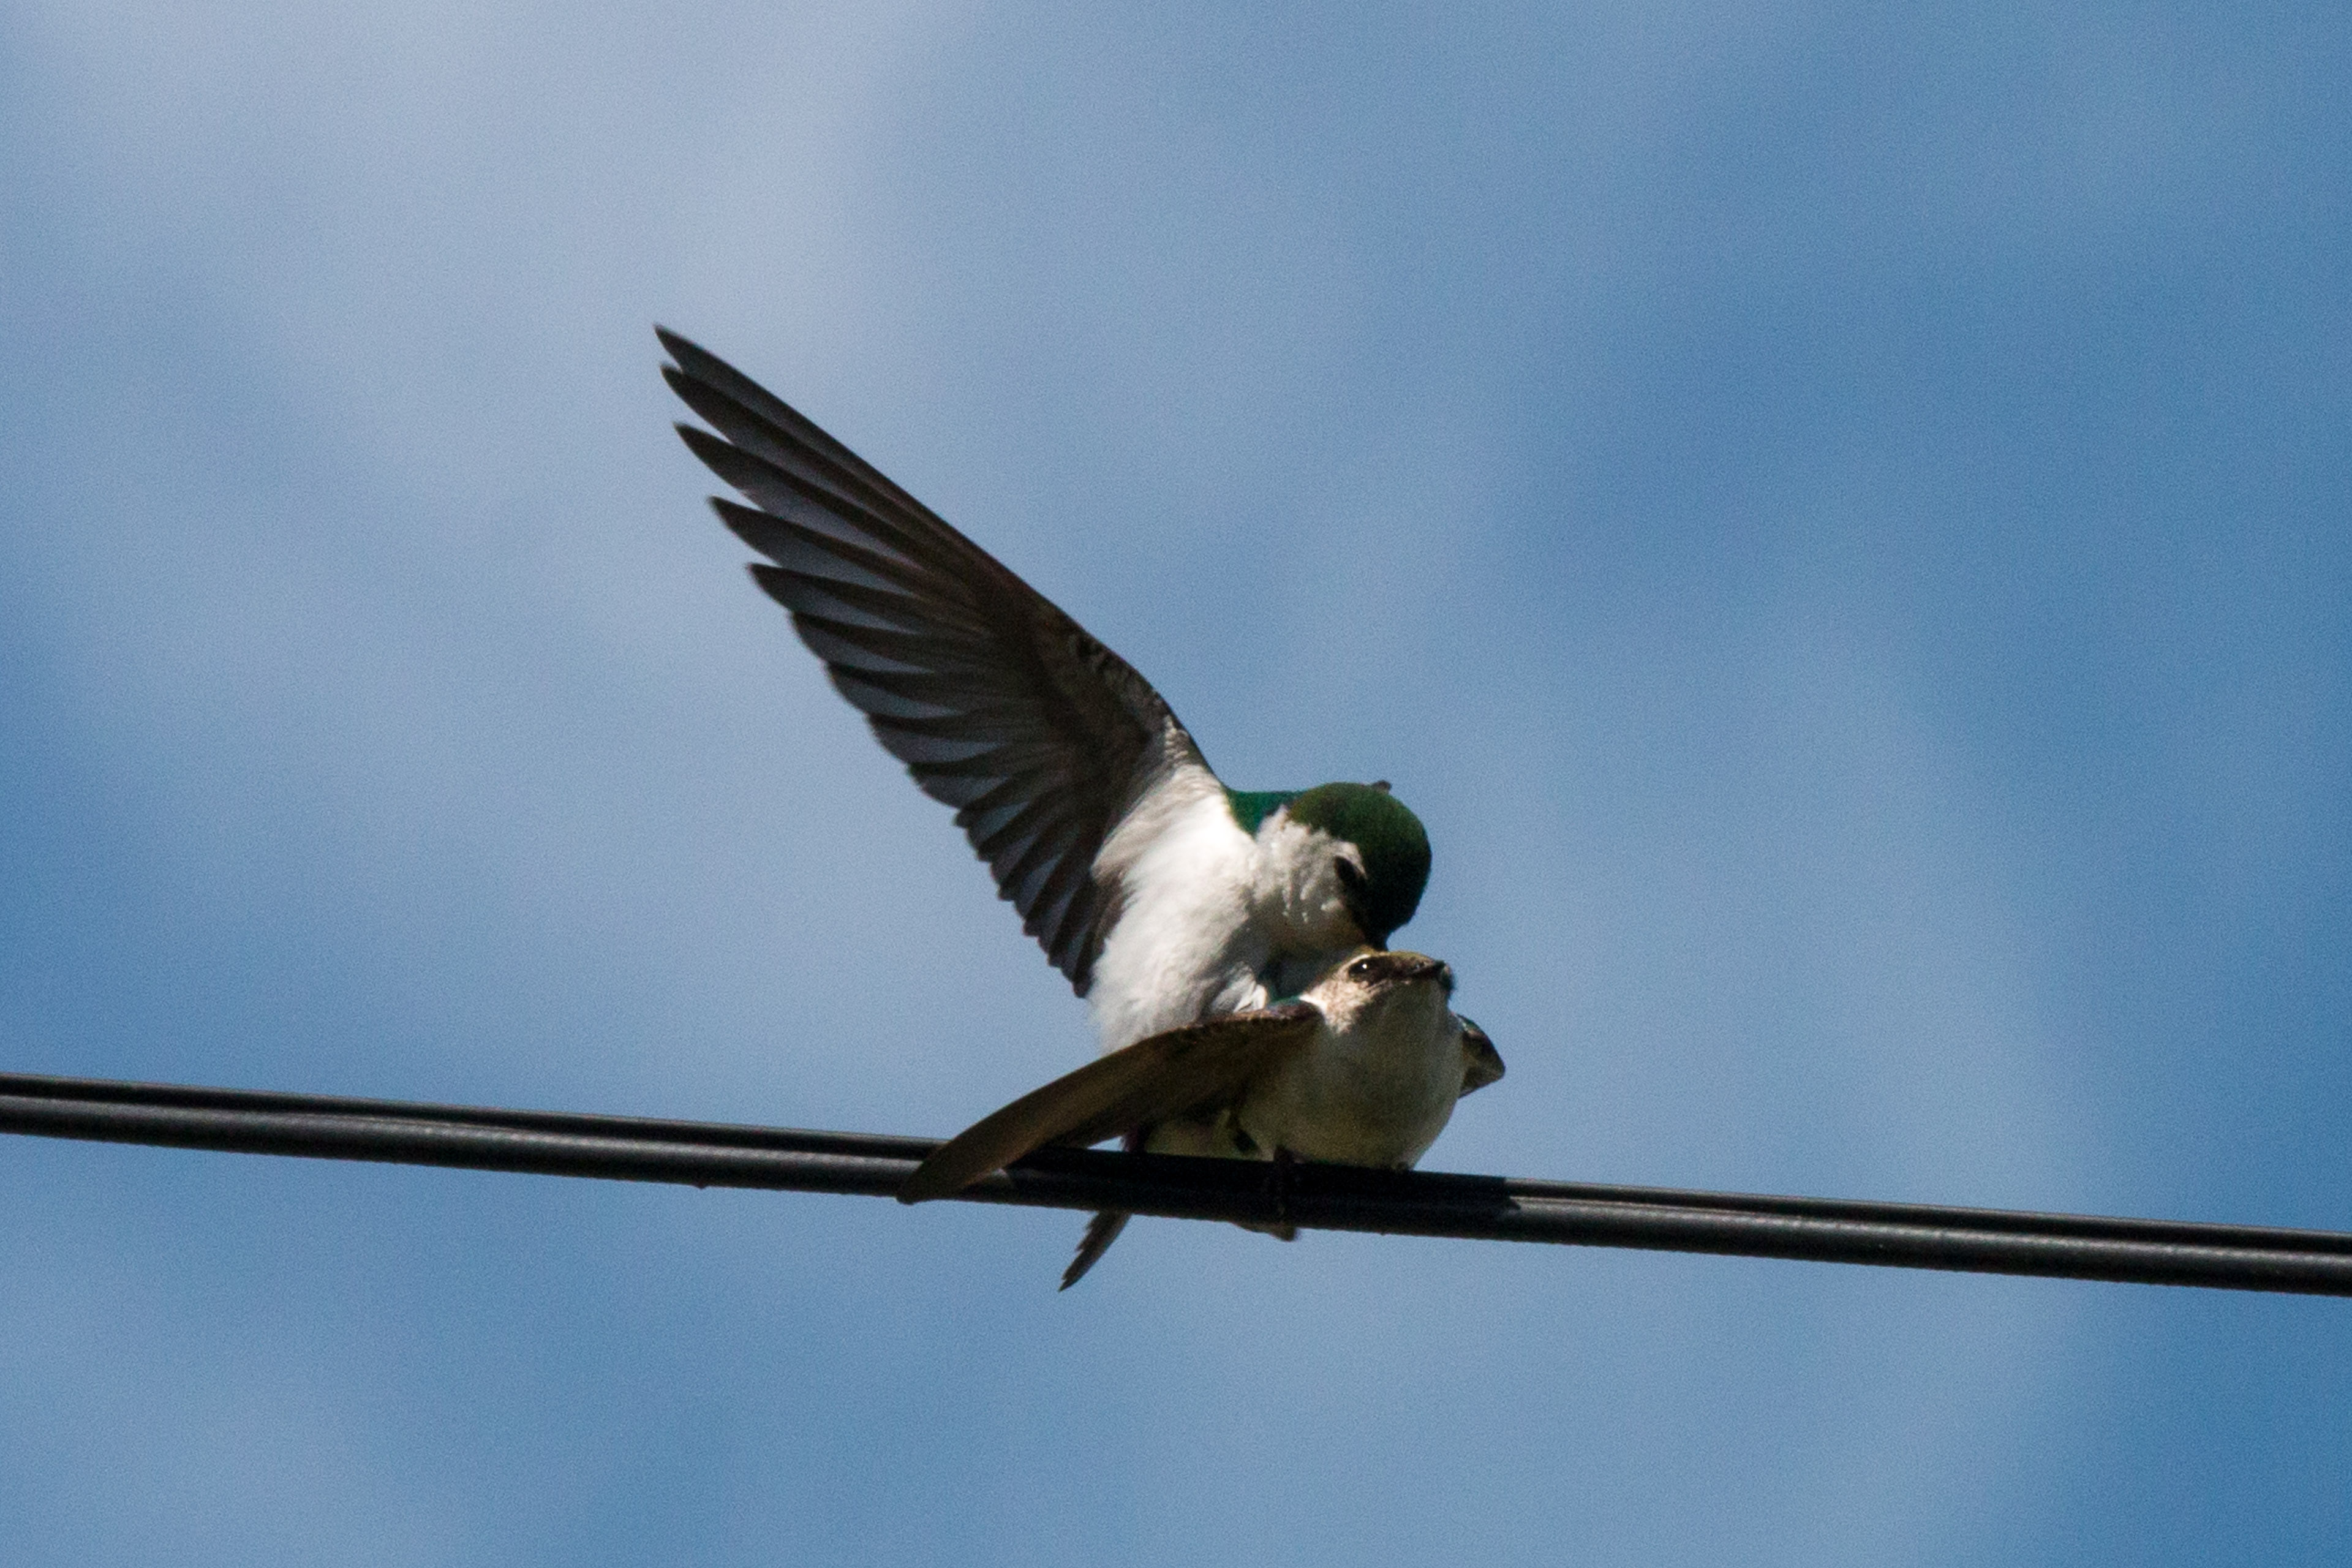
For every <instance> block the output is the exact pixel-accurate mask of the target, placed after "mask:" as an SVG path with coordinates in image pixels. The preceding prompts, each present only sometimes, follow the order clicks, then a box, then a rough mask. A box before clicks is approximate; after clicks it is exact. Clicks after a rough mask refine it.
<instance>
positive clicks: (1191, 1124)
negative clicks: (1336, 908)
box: [898, 949, 1503, 1272]
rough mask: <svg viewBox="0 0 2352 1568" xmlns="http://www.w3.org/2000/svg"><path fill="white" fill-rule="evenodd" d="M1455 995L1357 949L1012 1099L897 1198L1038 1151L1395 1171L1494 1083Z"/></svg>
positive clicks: (1433, 979)
mask: <svg viewBox="0 0 2352 1568" xmlns="http://www.w3.org/2000/svg"><path fill="white" fill-rule="evenodd" d="M1453 994H1454V971H1453V970H1452V969H1451V968H1449V967H1448V966H1447V965H1445V964H1444V963H1440V962H1439V961H1438V960H1436V959H1433V958H1426V957H1423V955H1422V954H1420V953H1417V952H1380V951H1376V950H1372V949H1365V950H1363V951H1362V952H1359V953H1358V954H1357V955H1356V956H1354V957H1352V958H1350V959H1349V961H1348V962H1347V963H1342V964H1340V965H1339V966H1337V967H1336V968H1334V969H1332V970H1331V972H1330V973H1328V974H1326V975H1325V976H1324V977H1323V978H1322V979H1321V980H1319V981H1318V982H1316V984H1314V985H1312V986H1310V987H1308V989H1307V994H1305V995H1303V996H1301V997H1299V998H1298V999H1297V1000H1296V1001H1293V1002H1285V1003H1279V1004H1277V1005H1274V1006H1272V1007H1263V1008H1256V1009H1253V1010H1251V1011H1248V1012H1244V1013H1235V1014H1231V1015H1229V1016H1224V1017H1220V1018H1213V1019H1210V1020H1207V1021H1205V1022H1202V1023H1198V1024H1187V1025H1184V1026H1181V1027H1179V1028H1174V1029H1170V1030H1166V1031H1164V1032H1162V1033H1160V1034H1157V1035H1153V1036H1151V1037H1150V1038H1148V1039H1143V1040H1139V1041H1137V1042H1136V1043H1135V1044H1134V1045H1131V1046H1127V1047H1121V1048H1120V1049H1118V1050H1115V1051H1112V1052H1110V1053H1109V1054H1108V1055H1107V1056H1104V1057H1101V1058H1097V1059H1096V1060H1095V1061H1094V1062H1092V1063H1090V1064H1088V1065H1087V1066H1086V1067H1083V1068H1079V1069H1078V1070H1077V1071H1076V1072H1073V1073H1069V1074H1066V1075H1065V1076H1064V1077H1061V1078H1058V1079H1055V1080H1054V1081H1053V1082H1052V1083H1049V1084H1047V1085H1045V1088H1043V1089H1036V1090H1034V1091H1033V1092H1031V1093H1029V1094H1025V1095H1024V1096H1022V1097H1021V1098H1020V1099H1019V1100H1014V1101H1013V1103H1012V1104H1010V1105H1008V1106H1006V1107H1005V1108H1004V1109H1003V1110H999V1111H997V1112H996V1113H995V1114H993V1115H992V1116H989V1117H986V1118H984V1119H982V1121H978V1122H975V1123H974V1124H973V1125H972V1126H971V1128H970V1129H969V1130H967V1131H964V1132H962V1133H960V1134H958V1135H957V1136H956V1137H954V1138H952V1139H950V1140H949V1141H948V1142H946V1143H943V1144H941V1145H940V1147H939V1149H938V1150H937V1151H936V1152H933V1153H932V1154H931V1156H930V1157H929V1159H927V1160H925V1161H924V1162H923V1163H922V1165H921V1166H920V1167H919V1169H917V1171H916V1172H915V1173H914V1174H913V1175H912V1176H910V1177H908V1180H907V1183H906V1185H905V1186H903V1187H902V1188H900V1189H899V1193H898V1195H899V1197H900V1198H902V1199H904V1200H905V1201H907V1202H908V1203H919V1202H921V1201H922V1200H924V1199H926V1198H940V1197H946V1196H948V1195H950V1194H953V1193H958V1192H961V1191H962V1190H963V1189H964V1188H965V1187H966V1186H969V1185H970V1184H971V1183H973V1182H975V1181H978V1180H979V1179H980V1178H981V1177H982V1176H985V1175H987V1174H988V1173H990V1172H992V1171H998V1170H1002V1169H1003V1167H1005V1166H1006V1165H1009V1164H1011V1163H1013V1161H1015V1160H1018V1159H1020V1158H1021V1157H1022V1156H1023V1155H1024V1154H1027V1153H1029V1152H1032V1151H1033V1150H1036V1149H1042V1148H1044V1147H1045V1146H1046V1145H1047V1144H1050V1143H1066V1144H1071V1145H1076V1146H1078V1147H1084V1146H1085V1145H1087V1144H1089V1143H1098V1142H1101V1141H1102V1140H1104V1139H1106V1138H1113V1137H1128V1138H1129V1139H1130V1140H1131V1141H1132V1142H1134V1143H1136V1144H1137V1145H1139V1146H1140V1147H1142V1148H1145V1149H1149V1150H1150V1151H1151V1152H1154V1153H1166V1154H1206V1155H1219V1156H1223V1157H1225V1158H1229V1159H1230V1158H1241V1159H1264V1158H1267V1157H1269V1156H1275V1155H1285V1156H1290V1157H1293V1158H1297V1159H1306V1160H1323V1161H1328V1162H1331V1163H1337V1164H1346V1165H1377V1166H1385V1167H1389V1168H1392V1169H1400V1170H1402V1169H1404V1168H1407V1167H1409V1166H1411V1165H1412V1163H1413V1162H1414V1161H1416V1160H1418V1159H1420V1158H1421V1156H1422V1155H1423V1153H1424V1152H1427V1150H1428V1148H1429V1146H1430V1145H1431V1144H1432V1143H1433V1142H1436V1141H1437V1135H1438V1133H1440V1132H1442V1131H1444V1129H1445V1123H1446V1121H1448V1120H1449V1119H1450V1118H1451V1117H1452V1116H1453V1114H1454V1101H1455V1100H1459V1099H1461V1098H1462V1097H1463V1096H1464V1095H1465V1094H1468V1093H1471V1092H1472V1091H1473V1090H1475V1089H1483V1088H1485V1087H1486V1085H1487V1084H1490V1083H1492V1082H1494V1081H1495V1080H1496V1079H1498V1078H1501V1077H1502V1076H1503V1058H1501V1057H1499V1056H1497V1055H1496V1052H1495V1046H1494V1042H1493V1041H1491V1040H1489V1039H1488V1038H1487V1037H1486V1031H1485V1030H1483V1029H1481V1028H1479V1027H1478V1026H1477V1025H1475V1024H1473V1023H1471V1022H1470V1021H1469V1020H1468V1019H1466V1018H1464V1017H1462V1016H1460V1015H1458V1014H1456V1013H1455V1012H1454V1010H1453V1009H1452V1008H1451V1007H1449V1006H1448V1005H1446V1004H1447V1001H1448V1000H1449V999H1450V998H1451V997H1452V995H1453ZM1087 1261H1090V1260H1089V1259H1087V1258H1084V1256H1083V1255H1081V1258H1080V1261H1079V1262H1078V1263H1076V1264H1074V1265H1073V1266H1072V1267H1073V1269H1074V1270H1075V1271H1076V1272H1083V1270H1084V1265H1085V1263H1086V1262H1087Z"/></svg>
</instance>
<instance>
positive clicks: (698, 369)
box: [656, 329, 1213, 996]
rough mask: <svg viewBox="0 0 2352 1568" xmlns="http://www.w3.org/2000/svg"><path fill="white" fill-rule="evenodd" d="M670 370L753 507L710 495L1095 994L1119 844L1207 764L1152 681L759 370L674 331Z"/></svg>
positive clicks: (688, 434) (871, 714) (1002, 888)
mask: <svg viewBox="0 0 2352 1568" xmlns="http://www.w3.org/2000/svg"><path fill="white" fill-rule="evenodd" d="M656 331H659V332H660V337H661V342H662V346H663V347H664V348H666V349H667V350H668V351H669V353H670V357H671V358H673V359H674V360H676V361H677V363H676V364H675V365H674V366H673V365H665V366H663V367H662V374H663V376H664V377H665V378H666V379H667V381H668V382H669V384H670V386H671V388H672V390H674V391H676V392H677V395H678V396H680V397H681V398H684V399H685V400H686V403H687V405H688V407H690V408H692V409H693V410H694V411H695V413H697V414H698V415H700V416H702V417H703V418H704V419H706V420H708V421H709V423H710V426H711V427H712V429H715V430H716V431H717V432H718V434H717V435H716V436H714V435H712V434H711V433H710V431H708V430H702V429H698V428H696V427H695V426H689V425H680V426H678V434H679V435H680V436H682V437H685V438H686V444H687V446H688V447H690V448H692V450H693V452H694V455H695V456H696V457H698V458H701V459H702V460H703V461H704V462H705V463H708V464H709V466H710V468H711V471H712V472H714V473H716V474H717V475H718V476H719V478H720V479H724V480H725V481H726V482H727V483H729V484H730V485H732V486H734V487H735V489H738V490H740V491H741V492H742V494H743V495H744V497H745V498H746V499H748V500H751V502H753V503H754V504H753V506H750V507H746V506H740V505H738V504H737V503H735V502H733V501H730V500H720V499H718V498H716V497H714V498H713V499H712V501H711V504H712V505H713V506H714V507H716V508H717V509H718V510H719V517H720V518H721V519H722V520H724V521H725V522H726V524H727V526H728V527H730V528H731V529H733V530H734V531H735V532H736V534H737V535H738V536H739V537H740V538H741V539H742V541H743V542H744V543H746V544H748V545H750V546H751V548H752V549H754V550H756V551H758V552H760V553H761V554H762V555H764V556H766V557H767V558H768V560H769V561H771V562H772V563H774V564H772V565H766V564H755V565H753V566H752V568H751V574H752V576H754V577H755V578H757V579H758V580H759V583H760V586H761V587H762V588H765V589H766V590H767V591H768V593H769V594H770V595H772V596H773V597H774V598H775V599H776V600H777V601H778V602H779V603H781V604H782V605H783V606H784V607H785V608H786V609H788V610H790V611H791V612H792V617H793V629H794V630H796V631H797V632H799V633H800V636H801V640H802V641H803V642H804V643H806V644H808V646H809V648H810V651H812V652H814V654H815V655H816V656H817V658H821V659H823V660H824V666H825V670H826V673H828V674H829V675H830V676H831V677H832V678H833V684H834V688H835V689H836V690H838V691H839V692H840V693H841V694H842V695H843V696H844V697H846V698H847V699H849V700H850V701H851V703H853V704H854V705H855V706H856V707H857V708H858V709H859V710H861V711H863V712H864V713H865V714H866V721H867V722H868V723H869V724H871V725H872V726H873V730H874V734H875V737H876V738H877V740H879V741H880V742H882V744H883V745H884V746H885V747H886V748H887V749H888V750H889V752H890V754H891V755H893V756H895V757H897V758H898V760H899V761H901V762H903V763H906V764H907V771H908V773H911V774H913V775H914V779H915V783H916V784H919V785H920V786H921V788H922V790H923V792H924V793H925V794H927V795H930V796H931V797H932V798H933V799H935V800H940V801H944V802H946V803H947V804H948V805H951V806H953V807H955V808H956V825H957V826H960V827H961V828H962V829H963V830H964V833H965V835H966V837H969V838H970V839H971V847H973V848H974V849H975V850H977V851H978V852H979V854H980V858H982V859H983V860H985V861H987V862H988V868H989V870H990V872H991V873H992V875H993V876H994V877H995V879H996V888H997V891H998V893H999V894H1000V895H1002V896H1003V897H1004V898H1006V899H1008V900H1012V903H1013V907H1014V908H1015V909H1017V910H1020V911H1021V919H1022V923H1023V925H1024V928H1025V929H1026V930H1027V931H1028V932H1029V934H1030V935H1032V936H1034V937H1035V938H1036V939H1037V941H1038V942H1039V943H1040V944H1042V945H1043V946H1044V947H1045V954H1046V956H1047V957H1048V958H1050V959H1052V960H1053V961H1054V964H1055V967H1056V968H1058V969H1059V970H1061V972H1062V973H1064V974H1066V975H1067V976H1068V977H1069V980H1070V984H1072V985H1074V986H1076V988H1077V992H1078V994H1080V995H1082V996H1083V995H1085V994H1086V993H1087V984H1088V983H1089V981H1090V979H1091V977H1092V973H1093V969H1094V962H1095V957H1096V955H1097V953H1099V952H1101V951H1102V942H1103V937H1104V935H1105V934H1106V931H1108V927H1109V925H1110V923H1111V921H1112V920H1113V919H1114V918H1115V917H1116V914H1117V908H1116V905H1117V899H1118V889H1116V888H1113V887H1109V886H1106V885H1104V884H1103V883H1101V882H1099V881H1098V880H1097V879H1096V878H1095V876H1094V874H1093V872H1094V862H1095V857H1096V854H1097V851H1099V850H1100V849H1101V847H1102V844H1103V840H1104V839H1105V838H1106V837H1108V835H1109V833H1110V831H1111V829H1112V828H1114V827H1115V826H1118V821H1119V819H1120V818H1121V817H1122V816H1126V815H1127V813H1128V812H1129V810H1131V809H1132V808H1133V807H1134V806H1135V805H1136V804H1137V803H1138V802H1139V801H1140V800H1142V799H1143V798H1144V797H1145V796H1146V795H1150V794H1151V793H1152V791H1153V790H1155V789H1156V788H1158V787H1159V786H1160V784H1163V783H1165V782H1167V781H1168V780H1169V779H1170V778H1171V776H1172V775H1174V774H1176V773H1181V772H1184V771H1186V770H1190V769H1198V770H1199V771H1200V773H1202V775H1204V776H1213V775H1209V773H1208V764H1207V763H1204V762H1202V760H1201V753H1200V751H1199V748H1197V747H1196V746H1194V745H1193V743H1192V736H1191V735H1189V734H1187V733H1186V732H1185V730H1184V727H1183V725H1181V723H1179V722H1177V720H1176V715H1175V714H1174V713H1172V712H1171V711H1170V710H1169V708H1168V704H1167V703H1166V702H1165V701H1163V700H1161V698H1160V694H1159V693H1158V692H1156V691H1154V690H1153V689H1151V686H1150V683H1149V682H1148V681H1146V680H1145V679H1143V678H1142V677H1141V676H1140V675H1138V674H1137V673H1136V672H1135V670H1134V669H1133V668H1131V667H1130V666H1129V664H1128V663H1127V661H1126V660H1125V659H1122V658H1119V657H1118V655H1117V654H1115V653H1113V652H1111V651H1110V649H1108V648H1107V647H1104V646H1103V645H1102V644H1101V643H1099V642H1097V640H1096V639H1095V638H1094V637H1090V636H1089V635H1087V631H1086V629H1085V628H1084V627H1082V626H1079V625H1078V624H1077V623H1076V621H1074V620H1072V619H1071V618H1070V617H1069V616H1066V615H1064V614H1063V613H1062V612H1061V611H1060V610H1058V609H1056V608H1055V606H1054V605H1052V604H1051V603H1050V602H1049V601H1047V600H1046V599H1045V596H1044V595H1040V594H1039V593H1038V592H1037V591H1036V590H1035V589H1034V588H1032V587H1030V586H1029V584H1026V583H1024V582H1023V581H1022V580H1021V579H1020V578H1018V577H1016V576H1014V575H1013V573H1012V572H1010V571H1009V570H1007V569H1006V568H1005V567H1004V566H1003V565H1002V564H1000V563H998V562H997V561H996V560H995V558H994V557H992V556H991V555H990V554H989V553H988V552H986V551H984V550H982V549H981V548H980V546H978V545H976V544H974V543H973V542H971V540H969V539H966V538H965V537H964V536H963V535H962V534H961V533H958V532H957V531H955V530H954V529H952V528H950V527H949V526H948V525H947V524H946V523H945V522H943V521H940V519H939V518H938V517H937V516H935V515H934V514H933V513H932V512H931V510H929V508H928V507H925V506H924V505H923V504H922V503H921V502H920V501H918V500H915V499H914V498H913V497H912V496H910V495H908V493H907V492H906V491H904V490H902V489H899V488H898V486H897V485H895V484H892V483H891V482H890V481H889V480H888V479H885V478H884V477H883V476H882V475H881V474H880V473H879V472H877V470H876V469H875V468H873V467H872V466H871V465H869V464H868V463H866V461H864V460H863V459H862V458H859V457H858V456H857V455H856V453H854V452H852V451H851V450H850V449H849V448H848V447H845V446H843V445H842V444H841V443H840V442H838V441H836V440H835V439H834V438H833V437H830V436H828V435H826V434H825V433H824V431H823V430H820V429H818V428H817V426H815V425H814V424H813V423H811V422H810V421H809V420H808V419H807V418H806V417H804V416H802V415H801V414H799V413H797V412H795V411H794V410H793V409H792V408H791V407H789V406H787V405H785V404H784V403H783V401H782V399H780V398H777V397H775V396H774V395H772V394H770V393H768V392H767V391H766V390H764V389H763V388H761V386H760V385H758V384H756V383H754V382H753V381H752V380H751V378H750V377H748V376H746V375H744V374H742V373H741V372H740V371H738V370H736V369H735V368H734V367H733V366H731V365H730V364H728V363H726V362H725V361H723V360H720V359H719V358H718V357H717V356H715V355H713V354H711V353H708V352H706V351H705V350H703V349H700V348H698V347H697V346H695V345H694V344H693V343H691V342H688V341H687V340H686V339H684V338H681V337H679V336H678V335H677V333H675V332H670V331H661V330H660V329H656Z"/></svg>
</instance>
